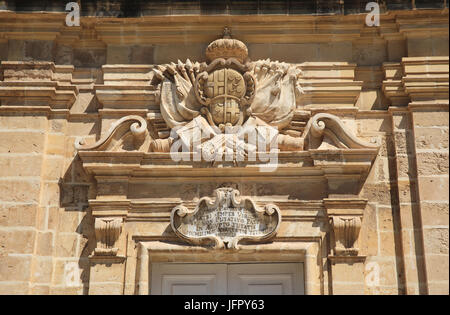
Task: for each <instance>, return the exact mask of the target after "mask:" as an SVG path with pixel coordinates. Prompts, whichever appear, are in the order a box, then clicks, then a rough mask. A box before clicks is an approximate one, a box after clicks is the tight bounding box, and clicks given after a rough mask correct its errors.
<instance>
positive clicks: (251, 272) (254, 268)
mask: <svg viewBox="0 0 450 315" xmlns="http://www.w3.org/2000/svg"><path fill="white" fill-rule="evenodd" d="M228 288H229V289H228V294H237V295H249V294H250V295H252V294H256V295H258V294H260V295H265V294H272V295H273V294H283V295H289V294H304V288H303V264H287V263H280V264H232V265H229V266H228Z"/></svg>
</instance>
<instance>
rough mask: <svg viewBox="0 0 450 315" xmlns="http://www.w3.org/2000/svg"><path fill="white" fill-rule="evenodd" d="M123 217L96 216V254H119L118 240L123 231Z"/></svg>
mask: <svg viewBox="0 0 450 315" xmlns="http://www.w3.org/2000/svg"><path fill="white" fill-rule="evenodd" d="M122 223H123V219H122V218H121V217H101V218H95V225H94V228H95V239H96V243H97V245H96V248H95V250H94V256H117V253H118V251H119V248H118V247H116V243H117V240H118V239H119V236H120V233H121V232H122Z"/></svg>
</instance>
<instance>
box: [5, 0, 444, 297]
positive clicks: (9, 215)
mask: <svg viewBox="0 0 450 315" xmlns="http://www.w3.org/2000/svg"><path fill="white" fill-rule="evenodd" d="M415 3H416V4H418V3H421V2H420V1H417V0H416V1H415ZM1 5H2V1H0V7H1ZM64 18H65V16H64V14H63V13H54V14H49V13H27V14H25V13H24V14H18V13H14V12H6V11H0V30H1V33H0V60H1V68H0V80H1V81H0V294H10V293H15V294H87V293H90V294H95V293H97V294H102V293H103V294H107V293H116V294H121V293H127V294H134V293H136V287H135V283H134V282H135V280H136V279H135V277H136V266H137V262H136V258H137V255H138V248H137V247H136V244H137V243H136V242H135V240H133V239H131V236H132V234H133V231H137V230H139V229H146V228H147V229H148V230H147V231H149V230H151V233H153V234H154V235H153V234H152V235H151V236H152V237H153V236H155V235H157V234H158V233H160V234H163V233H164V230H165V228H166V226H167V224H166V223H164V224H163V223H157V224H154V225H150V224H149V223H146V225H145V226H138V224H137V223H136V222H130V223H128V225H127V227H126V231H127V232H126V233H124V234H123V237H124V238H126V239H124V240H123V242H125V243H126V244H128V247H127V248H128V249H129V252H128V253H127V255H128V257H129V258H128V261H127V266H126V269H125V266H124V264H123V262H120V263H118V264H113V265H112V267H109V268H107V267H105V265H102V264H96V263H95V262H94V263H91V264H92V266H91V265H90V260H89V258H88V256H89V255H91V254H92V252H93V250H94V248H95V246H96V244H95V236H94V221H93V218H92V213H91V209H90V208H89V207H88V205H89V203H88V200H89V199H95V198H96V196H97V193H98V191H97V183H96V181H95V180H94V178H93V177H92V175H88V174H86V172H85V170H84V169H83V166H82V163H81V160H80V157H79V156H78V155H77V152H76V151H75V148H74V143H75V140H76V139H77V138H78V137H86V136H89V137H91V138H92V139H93V140H98V139H99V138H100V137H101V135H104V134H105V132H106V131H107V130H108V129H109V127H110V125H111V123H112V122H114V121H116V120H117V119H119V118H121V117H123V116H125V115H132V114H134V115H142V116H144V117H145V115H146V114H147V113H148V112H149V110H153V109H155V108H157V104H156V103H155V95H154V92H153V91H151V90H150V89H149V87H148V86H149V84H150V82H151V80H152V75H151V73H150V66H151V65H153V64H161V63H167V62H171V61H176V60H178V59H181V60H184V59H186V58H189V59H191V60H198V61H203V60H204V58H205V57H204V50H205V47H206V45H207V44H208V43H209V42H210V41H211V40H213V39H215V38H217V37H219V36H220V34H221V32H222V29H223V27H224V26H230V27H231V29H232V34H233V36H234V37H236V38H239V39H240V40H242V41H244V42H246V44H247V46H248V48H249V56H250V58H251V59H252V60H256V59H266V58H271V59H275V60H280V61H285V62H291V63H296V64H303V65H302V67H303V68H302V69H303V77H302V79H301V80H302V84H303V86H304V87H305V94H304V96H303V97H302V98H301V99H300V101H299V103H298V104H297V105H298V108H299V109H301V110H307V111H308V110H310V111H311V112H327V113H333V114H335V115H337V116H339V117H340V118H341V119H342V120H343V121H344V123H345V124H346V126H348V128H350V129H351V130H352V131H353V132H354V133H355V134H356V135H357V136H358V137H359V138H361V139H366V140H370V139H371V138H373V137H375V138H378V139H380V144H381V148H380V151H379V154H378V156H377V158H376V160H375V164H374V166H373V167H372V169H371V171H370V174H369V175H368V177H367V179H366V181H365V183H364V186H363V187H362V190H361V191H360V193H359V197H361V198H366V199H367V200H368V203H367V206H366V209H365V212H364V218H363V222H362V229H361V233H360V236H359V248H360V251H361V252H360V254H359V255H361V256H366V260H365V262H359V263H355V264H353V265H349V264H346V263H341V262H336V263H334V264H333V265H332V266H330V267H329V268H330V270H332V272H330V273H329V274H330V276H328V274H326V275H325V283H326V284H325V285H321V284H320V283H319V280H318V279H319V276H317V279H316V282H314V283H312V284H310V285H311V286H312V287H314V289H313V290H312V291H311V292H315V293H323V294H328V293H333V294H345V293H351V294H363V293H364V294H427V293H429V294H448V279H449V275H448V268H449V266H448V218H449V214H448V209H449V195H448V182H449V180H448V130H449V122H448V55H449V53H448V10H447V9H443V10H441V9H439V10H415V11H408V10H405V11H389V12H388V13H385V14H383V15H382V16H381V25H380V27H379V28H369V27H366V26H365V25H364V16H363V15H347V16H317V17H312V16H294V15H290V16H282V17H280V16H270V17H267V16H250V17H247V16H217V17H211V16H203V17H202V16H194V17H183V16H178V17H177V16H170V17H167V16H166V17H157V16H154V17H144V18H142V19H137V18H136V19H133V18H131V19H125V20H124V19H117V18H104V19H101V18H95V17H83V18H82V20H81V21H82V22H81V23H82V24H81V26H80V27H74V28H70V27H66V26H65V25H64ZM168 26H169V27H168ZM187 30H189V31H187ZM308 63H309V64H308ZM314 63H316V64H314ZM336 69H337V70H336ZM321 87H324V89H326V91H331V92H327V93H328V94H327V93H325V94H324V93H322V92H321V90H320V89H321ZM216 184H217V183H211V185H210V186H208V187H206V186H207V185H203V186H202V185H201V184H196V183H193V184H192V185H191V186H189V185H188V184H186V186H189V187H187V188H188V189H186V191H185V192H183V196H185V197H186V198H194V197H202V196H204V195H210V193H211V192H212V191H213V190H214V189H215V188H216ZM239 184H240V185H241V187H242V188H243V191H244V192H248V193H249V194H255V195H258V196H259V195H268V196H270V195H280V194H281V193H280V192H279V191H280V190H282V188H283V187H282V185H281V186H277V187H271V185H267V184H265V183H251V182H242V183H239ZM284 185H286V186H289V184H286V183H284ZM169 186H170V185H167V186H164V187H169ZM106 187H107V186H106ZM130 187H132V188H131V189H130V190H129V192H127V193H125V197H127V196H128V198H135V199H140V198H141V199H142V198H145V193H144V191H145V187H143V188H142V186H141V188H139V185H134V186H133V185H131V184H130ZM161 187H163V186H160V187H159V188H160V189H161ZM205 187H206V188H205ZM289 187H291V188H292V186H289ZM305 187H306V186H305ZM320 187H322V186H320ZM323 187H325V186H323ZM101 189H105V186H102V187H101ZM107 189H110V191H107V192H105V191H100V192H99V195H102V194H103V195H107V194H110V195H112V194H117V195H120V194H123V192H118V191H115V190H114V188H113V185H112V184H111V187H110V188H107ZM140 189H141V190H140ZM325 190H326V188H323V190H318V191H314V190H312V191H311V192H309V194H308V191H306V192H305V191H302V192H299V193H298V194H297V195H295V194H291V195H292V196H293V197H294V199H298V200H301V199H302V198H304V197H305V195H308V196H309V198H307V199H311V200H313V199H314V200H315V199H317V200H318V199H321V198H323V197H324V196H326V195H328V193H329V192H328V191H325ZM199 192H201V193H199ZM152 193H154V194H155V193H156V192H155V191H153V192H152ZM162 193H168V194H169V193H170V191H168V192H165V191H162ZM314 194H315V195H314ZM125 197H124V198H125ZM164 215H166V214H164ZM287 215H289V214H287ZM295 224H297V223H295ZM295 224H294V223H292V225H291V226H288V225H286V226H284V227H283V230H282V233H281V236H286V237H288V236H292V235H297V234H295V233H298V230H301V229H303V227H300V225H295ZM148 233H150V232H148ZM151 233H150V234H151ZM127 237H128V238H127ZM150 238H151V237H150ZM314 246H315V245H314ZM308 259H310V260H313V259H312V258H308ZM370 263H374V264H377V265H378V266H380V275H381V277H380V283H379V284H376V285H372V286H371V285H367V282H365V281H364V280H365V277H366V276H367V275H368V273H369V272H370V270H369V269H367V266H369V264H370ZM73 275H75V276H73ZM328 277H330V279H328ZM67 279H69V280H73V281H69V282H68V280H67ZM327 281H329V283H331V285H329V284H328V283H327ZM330 287H331V289H330Z"/></svg>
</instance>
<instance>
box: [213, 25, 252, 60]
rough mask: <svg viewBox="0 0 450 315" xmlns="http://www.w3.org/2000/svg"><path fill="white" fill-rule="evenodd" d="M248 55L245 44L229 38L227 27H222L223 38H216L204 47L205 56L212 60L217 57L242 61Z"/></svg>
mask: <svg viewBox="0 0 450 315" xmlns="http://www.w3.org/2000/svg"><path fill="white" fill-rule="evenodd" d="M247 57H248V49H247V46H246V45H245V44H244V43H243V42H241V41H240V40H237V39H233V38H231V34H230V32H229V29H228V28H225V29H224V35H223V38H220V39H216V40H215V41H213V42H212V43H210V44H209V45H208V47H207V48H206V58H207V59H208V61H212V60H214V59H217V58H225V59H228V58H236V59H237V60H238V61H239V62H241V63H243V62H244V61H245V60H246V59H247Z"/></svg>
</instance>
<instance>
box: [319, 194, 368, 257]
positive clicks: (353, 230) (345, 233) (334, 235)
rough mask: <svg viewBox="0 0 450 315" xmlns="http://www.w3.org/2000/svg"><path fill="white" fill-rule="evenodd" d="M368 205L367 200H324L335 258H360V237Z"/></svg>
mask: <svg viewBox="0 0 450 315" xmlns="http://www.w3.org/2000/svg"><path fill="white" fill-rule="evenodd" d="M366 204H367V200H365V199H329V198H326V199H324V205H325V208H326V209H327V213H328V217H329V222H330V227H331V247H332V250H333V254H334V256H338V257H343V256H353V257H358V252H359V248H358V237H359V232H360V230H361V224H362V220H363V215H364V209H365V207H366Z"/></svg>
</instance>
